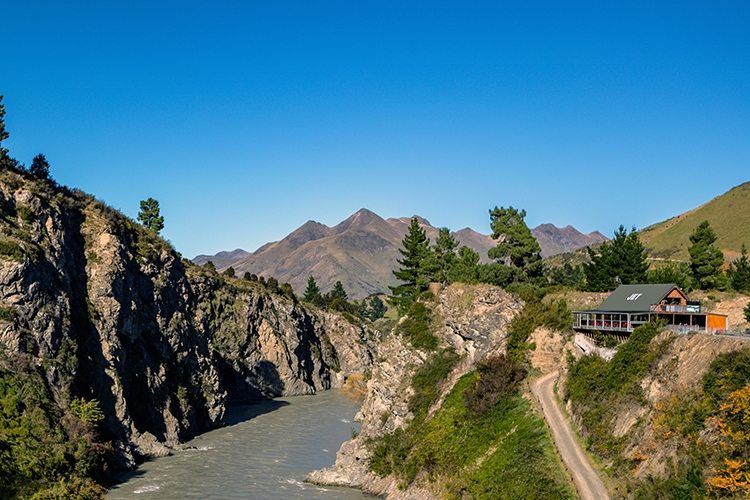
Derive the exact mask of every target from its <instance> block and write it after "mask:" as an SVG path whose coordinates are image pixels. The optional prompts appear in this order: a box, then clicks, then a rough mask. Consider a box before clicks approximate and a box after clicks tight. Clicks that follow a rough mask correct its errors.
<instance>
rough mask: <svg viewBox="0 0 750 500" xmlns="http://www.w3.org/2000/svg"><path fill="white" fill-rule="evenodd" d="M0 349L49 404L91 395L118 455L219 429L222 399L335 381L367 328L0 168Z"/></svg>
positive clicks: (352, 362)
mask: <svg viewBox="0 0 750 500" xmlns="http://www.w3.org/2000/svg"><path fill="white" fill-rule="evenodd" d="M0 208H1V209H2V212H1V214H0V215H2V218H0V230H2V235H0V308H1V309H0V348H1V349H3V350H5V351H6V352H8V353H10V354H13V353H26V354H30V355H32V356H33V358H32V359H34V360H35V362H36V363H37V364H38V365H39V366H40V367H42V368H43V369H44V370H45V371H46V376H47V380H48V385H49V387H50V390H51V391H52V393H53V395H54V397H55V400H56V401H57V402H58V404H59V405H60V406H61V407H62V408H67V407H68V405H69V403H70V400H71V398H72V397H84V398H86V399H96V400H98V401H99V404H100V406H101V409H102V410H103V413H104V415H105V420H104V421H103V423H102V424H101V425H100V429H101V431H102V437H103V438H104V439H106V440H112V441H114V442H115V449H116V450H118V452H119V455H120V456H121V458H122V459H123V463H124V464H125V465H132V464H133V463H132V461H133V459H134V458H138V456H140V455H160V454H165V453H168V451H169V449H170V448H172V447H174V446H177V445H178V444H179V443H180V442H181V441H182V440H184V439H185V438H187V437H189V436H190V435H191V434H192V433H194V432H196V431H199V430H203V429H208V428H212V427H216V426H218V425H221V424H222V422H223V418H224V411H225V407H226V404H227V403H229V402H243V401H244V402H246V401H251V400H254V399H257V398H260V397H264V396H280V395H298V394H312V393H315V392H316V391H318V390H324V389H329V388H331V387H340V386H341V384H342V383H343V381H344V378H345V377H346V376H347V375H349V374H352V373H363V372H365V371H367V370H368V369H369V367H370V365H371V364H372V362H373V358H374V354H373V352H374V346H375V344H376V342H377V334H376V333H375V332H373V331H371V330H369V329H366V328H364V327H362V326H357V325H353V324H351V323H349V322H347V321H346V320H345V319H343V318H342V317H340V316H338V315H335V314H331V313H324V312H320V311H311V310H309V309H307V308H306V307H304V306H302V305H301V304H300V303H299V302H297V301H296V299H293V298H290V297H285V296H283V295H281V294H280V293H270V292H269V290H268V289H267V288H266V287H264V286H262V285H260V284H257V283H255V284H253V283H249V282H247V281H244V280H238V279H229V278H226V277H223V276H220V275H218V274H217V273H216V272H212V271H210V270H206V269H202V268H199V267H196V266H194V265H192V264H191V263H189V262H188V261H186V260H184V259H181V258H180V257H179V255H177V254H176V252H175V251H174V250H173V249H172V248H171V246H170V245H169V244H167V243H166V242H164V241H163V240H161V239H160V238H158V237H157V236H156V235H154V234H153V233H150V232H148V231H147V230H146V229H144V228H143V227H141V226H140V225H138V224H136V223H134V222H133V221H130V220H129V219H127V218H125V217H124V216H122V215H121V214H120V213H119V212H117V211H115V210H113V209H111V208H109V207H107V206H105V205H104V204H103V203H101V202H99V201H97V200H95V199H94V198H93V197H91V196H89V195H86V194H84V193H81V192H70V191H68V190H66V189H61V188H57V187H55V186H53V185H51V184H49V183H46V182H44V181H40V180H35V179H32V178H31V177H23V176H21V175H17V174H15V173H12V172H2V175H1V176H0Z"/></svg>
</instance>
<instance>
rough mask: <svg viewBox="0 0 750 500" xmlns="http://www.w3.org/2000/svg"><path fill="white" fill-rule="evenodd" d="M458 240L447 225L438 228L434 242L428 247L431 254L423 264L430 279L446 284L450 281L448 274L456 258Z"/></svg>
mask: <svg viewBox="0 0 750 500" xmlns="http://www.w3.org/2000/svg"><path fill="white" fill-rule="evenodd" d="M458 245H459V241H458V240H456V238H454V237H453V235H452V234H451V232H450V230H449V229H448V228H447V227H443V228H440V231H439V233H438V236H437V238H435V244H434V245H433V246H432V247H431V248H430V250H431V252H432V253H431V255H430V258H429V259H427V263H426V264H425V271H426V272H427V273H428V274H429V275H430V280H431V281H436V282H438V283H442V284H443V285H447V284H448V283H450V280H449V277H448V274H449V271H450V269H451V266H453V263H454V261H455V260H456V249H457V248H458Z"/></svg>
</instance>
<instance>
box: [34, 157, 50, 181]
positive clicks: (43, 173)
mask: <svg viewBox="0 0 750 500" xmlns="http://www.w3.org/2000/svg"><path fill="white" fill-rule="evenodd" d="M29 172H31V175H33V176H34V177H38V178H40V179H46V178H47V177H49V162H48V161H47V158H46V157H45V156H44V155H43V154H38V155H36V156H35V157H34V159H33V160H32V162H31V168H29Z"/></svg>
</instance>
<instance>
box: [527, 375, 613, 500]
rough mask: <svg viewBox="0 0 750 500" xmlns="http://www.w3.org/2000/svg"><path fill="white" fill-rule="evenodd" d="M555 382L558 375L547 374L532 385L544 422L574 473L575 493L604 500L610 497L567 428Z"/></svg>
mask: <svg viewBox="0 0 750 500" xmlns="http://www.w3.org/2000/svg"><path fill="white" fill-rule="evenodd" d="M555 380H557V372H552V373H548V374H547V375H545V376H543V377H542V378H540V379H538V380H536V381H535V382H534V383H533V384H532V385H531V392H533V393H534V395H535V396H536V398H537V399H538V400H539V403H540V404H541V405H542V411H543V412H544V419H545V420H546V421H547V425H548V426H549V428H550V429H551V430H552V438H553V441H554V444H555V446H556V447H557V450H558V452H559V453H560V456H561V457H562V459H563V461H564V462H565V464H566V465H567V466H568V469H570V471H571V473H572V474H573V481H574V482H575V485H576V487H577V488H578V494H579V495H581V498H582V499H583V500H603V499H609V498H611V497H610V496H609V492H607V488H605V486H604V483H603V482H602V480H601V478H600V477H599V475H598V474H597V473H596V471H595V470H594V469H593V467H591V464H590V463H589V461H588V459H587V458H586V454H585V453H584V451H583V449H582V448H581V445H580V444H579V443H578V439H576V435H575V433H574V432H573V429H571V428H570V424H569V423H568V420H567V419H566V418H565V415H564V414H563V412H562V410H561V409H560V406H559V405H558V403H557V399H556V398H555V392H554V388H555Z"/></svg>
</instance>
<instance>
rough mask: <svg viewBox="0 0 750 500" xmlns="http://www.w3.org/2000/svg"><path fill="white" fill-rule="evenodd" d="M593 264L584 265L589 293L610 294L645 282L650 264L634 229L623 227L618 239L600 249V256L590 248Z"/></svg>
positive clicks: (603, 244) (606, 243)
mask: <svg viewBox="0 0 750 500" xmlns="http://www.w3.org/2000/svg"><path fill="white" fill-rule="evenodd" d="M587 251H588V253H589V258H590V259H591V262H590V263H584V264H583V270H584V274H585V276H586V284H585V289H586V290H588V291H590V292H608V291H610V290H614V289H615V288H617V286H618V285H619V284H625V285H632V284H638V283H646V282H647V281H648V276H647V275H646V271H648V262H647V261H646V249H645V248H644V247H643V244H642V243H641V239H640V237H639V236H638V233H637V232H636V230H635V228H633V229H632V230H631V231H630V234H628V231H627V230H626V229H625V227H624V226H622V225H620V227H619V229H618V230H617V231H615V237H614V239H613V240H612V241H610V242H606V241H605V242H604V243H602V244H601V246H600V247H599V252H598V254H597V253H596V252H594V251H593V250H592V249H591V248H587Z"/></svg>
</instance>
